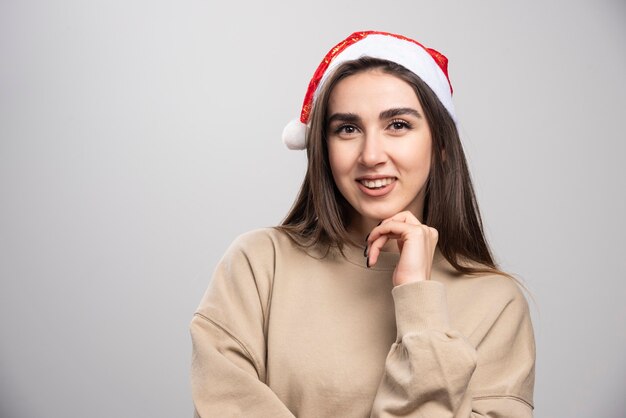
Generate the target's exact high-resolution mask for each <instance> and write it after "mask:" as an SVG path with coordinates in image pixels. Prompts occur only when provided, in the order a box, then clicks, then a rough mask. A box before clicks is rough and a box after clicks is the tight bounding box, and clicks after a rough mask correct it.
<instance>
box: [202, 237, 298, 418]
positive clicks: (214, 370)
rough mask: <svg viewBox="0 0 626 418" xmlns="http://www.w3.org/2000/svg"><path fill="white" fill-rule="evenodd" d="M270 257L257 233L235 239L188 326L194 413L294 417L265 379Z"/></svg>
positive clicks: (268, 246)
mask: <svg viewBox="0 0 626 418" xmlns="http://www.w3.org/2000/svg"><path fill="white" fill-rule="evenodd" d="M251 240H252V241H253V242H250V241H251ZM251 251H253V252H254V253H255V257H254V259H255V260H262V262H258V261H257V262H256V263H255V262H253V261H252V260H251V259H250V258H249V257H248V256H247V254H248V253H250V252H251ZM273 260H274V252H273V244H272V242H271V240H270V239H269V238H268V237H267V236H266V235H265V236H263V235H261V236H259V234H257V236H252V237H250V236H247V237H244V238H243V239H241V238H240V239H239V240H237V241H236V242H235V243H234V244H233V245H232V246H231V248H230V249H229V250H228V252H227V253H226V255H225V256H224V258H223V259H222V260H221V261H220V263H219V264H218V266H217V268H216V270H215V273H214V275H213V277H212V279H211V282H210V284H209V287H208V289H207V291H206V293H205V295H204V297H203V299H202V302H201V303H200V307H199V308H198V310H197V311H196V313H195V315H194V317H193V319H192V322H191V326H190V331H191V337H192V366H191V386H192V387H191V389H192V397H193V402H194V407H195V417H203V418H204V417H215V416H257V417H293V414H292V413H291V412H290V411H289V409H288V408H287V407H286V406H285V405H284V404H283V403H282V402H281V401H280V399H278V397H277V396H276V394H275V393H274V392H272V390H271V389H270V388H269V387H268V386H267V385H266V384H265V382H266V378H267V376H266V367H265V358H266V353H265V350H266V345H265V330H266V316H267V309H268V305H269V297H270V294H271V285H272V275H273V270H272V269H273Z"/></svg>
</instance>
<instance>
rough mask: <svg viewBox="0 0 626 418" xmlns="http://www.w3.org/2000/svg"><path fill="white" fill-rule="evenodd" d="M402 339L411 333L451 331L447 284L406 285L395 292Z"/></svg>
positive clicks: (399, 332)
mask: <svg viewBox="0 0 626 418" xmlns="http://www.w3.org/2000/svg"><path fill="white" fill-rule="evenodd" d="M391 294H392V295H393V301H394V304H395V310H396V327H397V329H398V339H401V338H402V337H403V336H404V335H407V334H409V333H415V332H419V331H424V330H427V329H434V330H439V331H445V330H447V329H449V323H450V322H449V318H448V303H447V300H446V288H445V286H444V285H443V283H440V282H435V281H432V280H423V281H420V282H413V283H406V284H403V285H400V286H396V287H394V288H393V289H392V291H391Z"/></svg>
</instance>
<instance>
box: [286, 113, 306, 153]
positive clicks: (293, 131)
mask: <svg viewBox="0 0 626 418" xmlns="http://www.w3.org/2000/svg"><path fill="white" fill-rule="evenodd" d="M306 129H307V127H306V125H305V124H304V123H302V122H300V119H294V120H292V121H291V122H289V123H288V124H287V126H285V129H283V143H284V144H285V145H287V148H289V149H295V150H301V149H305V148H306Z"/></svg>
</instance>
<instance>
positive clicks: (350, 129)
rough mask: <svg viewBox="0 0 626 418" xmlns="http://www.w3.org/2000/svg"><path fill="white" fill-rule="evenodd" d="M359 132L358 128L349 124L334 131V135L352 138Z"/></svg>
mask: <svg viewBox="0 0 626 418" xmlns="http://www.w3.org/2000/svg"><path fill="white" fill-rule="evenodd" d="M358 132H359V129H358V128H357V127H356V126H354V125H350V124H348V123H345V124H343V125H339V126H337V127H336V128H335V129H334V130H333V133H334V134H335V135H339V136H352V135H354V134H356V133H358Z"/></svg>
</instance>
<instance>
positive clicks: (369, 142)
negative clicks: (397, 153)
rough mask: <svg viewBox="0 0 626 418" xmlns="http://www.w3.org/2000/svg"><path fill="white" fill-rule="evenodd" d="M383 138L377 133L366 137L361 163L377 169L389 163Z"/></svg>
mask: <svg viewBox="0 0 626 418" xmlns="http://www.w3.org/2000/svg"><path fill="white" fill-rule="evenodd" d="M384 145H385V144H384V142H383V138H382V137H381V136H380V135H377V134H376V133H368V134H367V135H365V136H364V139H363V145H362V148H361V155H360V157H359V160H360V161H359V162H360V163H361V164H363V165H364V166H366V167H375V166H377V165H380V164H384V163H385V162H386V161H387V153H386V151H385V146H384Z"/></svg>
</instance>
